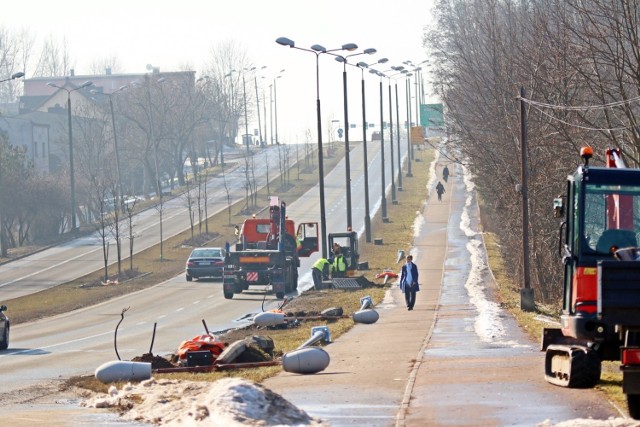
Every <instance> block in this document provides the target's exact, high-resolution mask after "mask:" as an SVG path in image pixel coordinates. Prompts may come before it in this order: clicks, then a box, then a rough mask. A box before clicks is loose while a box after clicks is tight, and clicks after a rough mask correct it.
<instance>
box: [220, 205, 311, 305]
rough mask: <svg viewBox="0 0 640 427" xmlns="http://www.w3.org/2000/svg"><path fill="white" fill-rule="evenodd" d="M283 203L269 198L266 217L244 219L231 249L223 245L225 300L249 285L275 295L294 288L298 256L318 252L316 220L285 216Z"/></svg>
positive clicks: (295, 287)
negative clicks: (302, 220) (296, 224)
mask: <svg viewBox="0 0 640 427" xmlns="http://www.w3.org/2000/svg"><path fill="white" fill-rule="evenodd" d="M286 215H287V214H286V204H285V203H284V202H280V201H279V199H278V197H277V196H273V197H271V202H270V206H269V218H249V219H246V220H245V221H244V223H243V225H242V228H240V230H239V232H238V241H237V243H236V244H235V250H233V251H232V250H230V247H229V244H227V251H226V252H227V253H226V257H225V267H224V273H223V282H222V287H223V292H224V297H225V298H227V299H231V298H233V295H234V294H239V293H242V291H244V290H247V289H249V287H250V286H263V287H266V286H270V287H271V290H272V291H273V292H275V294H276V297H277V298H284V295H285V293H288V292H292V291H294V290H295V289H297V287H298V267H300V257H308V256H310V255H311V254H312V253H314V252H317V251H318V223H317V222H308V223H302V224H299V226H298V228H297V230H296V228H295V223H294V222H293V220H291V219H288V218H287V216H286Z"/></svg>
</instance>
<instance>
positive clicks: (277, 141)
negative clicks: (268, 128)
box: [273, 69, 284, 145]
mask: <svg viewBox="0 0 640 427" xmlns="http://www.w3.org/2000/svg"><path fill="white" fill-rule="evenodd" d="M282 73H284V69H282V70H280V73H279V74H278V75H277V76H275V77H274V78H273V112H274V114H275V116H274V118H273V121H274V125H275V127H276V145H277V144H280V141H279V140H278V93H277V91H276V80H277V79H279V78H281V77H282Z"/></svg>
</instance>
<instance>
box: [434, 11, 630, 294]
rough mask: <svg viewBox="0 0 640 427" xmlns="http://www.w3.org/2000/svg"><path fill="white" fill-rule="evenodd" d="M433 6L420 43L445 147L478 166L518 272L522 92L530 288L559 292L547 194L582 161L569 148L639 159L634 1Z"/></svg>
mask: <svg viewBox="0 0 640 427" xmlns="http://www.w3.org/2000/svg"><path fill="white" fill-rule="evenodd" d="M434 10H435V11H436V15H437V23H436V25H435V28H433V29H432V30H431V31H428V32H426V33H425V38H424V42H425V47H428V48H429V49H430V50H431V52H432V58H431V60H432V62H431V65H432V68H431V71H432V75H433V77H434V82H433V83H434V85H435V88H436V91H437V93H438V95H439V96H440V97H441V98H442V100H443V101H444V103H445V106H446V117H447V130H448V132H449V135H450V147H456V148H457V149H459V150H460V153H461V156H460V159H459V161H461V162H464V163H465V164H466V165H467V166H468V167H469V169H470V170H471V172H472V173H473V174H474V175H476V176H477V179H476V184H477V185H478V188H479V191H480V193H481V194H482V197H483V199H484V201H485V202H486V205H487V208H488V209H490V210H491V212H492V217H493V218H495V225H498V224H499V225H500V226H499V228H497V229H496V232H497V233H498V234H499V235H500V238H501V242H502V245H503V247H502V248H503V254H504V257H505V259H506V260H507V265H509V266H510V268H509V270H510V271H511V272H512V273H513V275H514V276H515V277H516V278H517V279H518V280H519V281H520V283H522V277H521V271H522V259H521V254H522V238H521V236H522V229H521V196H520V194H519V193H518V192H517V191H516V184H518V183H520V180H521V178H520V171H521V168H520V138H519V132H520V114H519V103H520V99H519V98H518V94H519V89H520V88H521V87H523V88H524V89H525V91H526V96H525V98H526V101H527V104H526V105H527V128H528V159H529V160H530V163H529V169H528V173H529V180H530V181H529V185H530V192H529V198H530V201H529V202H530V205H529V211H530V224H529V227H530V230H529V232H530V233H529V235H530V236H531V242H530V250H531V260H530V264H531V268H532V272H531V280H532V287H533V288H534V290H535V291H536V298H537V299H539V300H540V301H542V302H556V303H557V302H560V301H562V291H561V289H562V287H561V286H560V283H561V276H562V268H561V265H560V264H559V262H558V256H557V247H558V223H557V221H556V220H554V219H553V215H552V211H551V202H552V200H553V198H554V197H556V196H557V195H558V194H561V193H562V192H563V191H564V186H565V184H564V181H565V179H566V175H567V174H568V173H570V172H572V171H573V170H574V169H575V167H576V166H577V165H578V164H579V163H580V159H579V155H578V152H579V148H580V147H581V146H584V145H590V146H592V147H594V152H595V154H596V155H595V157H596V158H595V159H594V162H595V163H596V164H597V163H598V162H600V164H602V160H603V157H604V150H605V148H606V147H610V146H614V147H619V148H621V149H622V152H623V156H624V157H625V160H626V162H627V164H628V165H631V166H638V164H639V159H640V156H639V154H640V128H638V123H637V120H638V117H639V116H638V114H639V113H640V107H639V105H638V101H639V100H638V95H639V94H640V42H639V40H640V26H639V18H640V2H639V1H638V0H589V1H584V0H517V1H516V0H440V1H438V2H437V4H436V7H435V8H434ZM594 162H592V163H594ZM550 266H555V267H554V268H550Z"/></svg>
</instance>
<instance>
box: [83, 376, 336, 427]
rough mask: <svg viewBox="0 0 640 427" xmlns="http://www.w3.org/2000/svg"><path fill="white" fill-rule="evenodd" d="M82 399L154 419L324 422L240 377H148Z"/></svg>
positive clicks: (293, 423) (291, 423) (137, 417)
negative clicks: (201, 379) (203, 379)
mask: <svg viewBox="0 0 640 427" xmlns="http://www.w3.org/2000/svg"><path fill="white" fill-rule="evenodd" d="M83 405H84V406H88V407H95V408H114V409H116V410H118V411H120V412H122V413H123V418H125V419H127V420H137V421H143V422H150V423H154V424H158V425H174V426H182V425H200V426H212V427H213V426H220V427H227V426H229V427H233V426H278V425H287V426H328V424H325V423H323V422H322V421H321V420H318V419H316V418H312V417H310V416H309V415H307V413H306V412H304V411H302V410H300V409H298V408H297V407H295V406H294V405H292V404H291V403H290V402H289V401H287V400H286V399H284V398H283V397H282V396H280V395H279V394H276V393H274V392H272V391H271V390H269V389H267V388H265V387H263V386H262V385H260V384H256V383H254V382H252V381H248V380H245V379H242V378H225V379H221V380H218V381H216V382H213V383H209V382H196V381H179V380H168V379H160V380H156V379H154V378H151V379H149V380H146V381H142V382H140V383H139V384H136V385H131V384H130V383H129V384H127V385H125V386H124V387H122V390H120V391H118V390H117V389H116V388H115V387H111V389H110V390H109V395H108V396H100V397H94V398H92V399H90V400H88V401H85V402H84V403H83Z"/></svg>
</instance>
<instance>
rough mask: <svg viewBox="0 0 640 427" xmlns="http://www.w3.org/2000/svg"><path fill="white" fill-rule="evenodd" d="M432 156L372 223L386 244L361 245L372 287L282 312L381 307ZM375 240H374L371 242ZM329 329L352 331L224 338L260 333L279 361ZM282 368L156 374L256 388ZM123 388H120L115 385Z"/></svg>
mask: <svg viewBox="0 0 640 427" xmlns="http://www.w3.org/2000/svg"><path fill="white" fill-rule="evenodd" d="M433 155H434V153H433V151H432V150H417V151H416V161H415V162H414V163H413V164H412V174H413V176H412V177H404V176H403V185H402V187H403V191H398V192H397V197H396V199H397V201H398V204H392V203H390V204H389V205H388V207H387V217H388V218H389V222H386V223H383V222H382V219H381V218H380V215H376V217H374V218H373V219H372V237H373V239H382V242H383V244H382V245H375V244H374V243H373V242H372V243H366V242H364V239H361V241H360V245H359V249H360V259H361V261H367V262H368V264H369V270H367V271H363V272H362V276H363V277H364V279H366V280H367V281H369V282H370V286H368V287H366V288H363V289H355V290H335V289H332V290H320V291H308V292H305V293H304V294H303V295H301V296H300V297H298V298H296V299H294V300H293V301H292V302H291V303H289V304H287V305H286V306H285V308H284V310H285V311H287V312H294V313H298V312H306V313H315V312H320V311H322V310H324V309H326V308H329V307H342V308H343V311H344V313H352V312H354V311H357V310H358V309H359V307H360V298H361V297H363V296H370V297H371V298H372V300H373V302H374V304H378V303H380V302H381V301H382V299H383V298H384V295H385V292H386V291H387V289H389V287H390V286H391V285H390V284H384V283H383V280H382V279H376V277H375V276H376V274H378V273H380V272H381V271H383V270H385V269H391V270H393V271H396V272H398V271H399V269H400V265H398V264H397V263H396V257H397V250H398V249H403V250H405V251H406V253H408V252H409V249H411V245H412V243H413V234H414V229H413V224H414V222H415V218H416V212H421V211H422V208H423V205H424V201H425V199H426V191H427V190H426V184H427V182H428V180H429V165H430V163H431V161H432V160H433ZM373 239H372V240H373ZM319 325H326V326H328V327H329V331H330V333H331V337H332V339H334V340H335V339H337V338H338V337H340V336H341V335H342V334H344V333H345V332H347V331H348V330H349V329H350V328H352V327H353V325H354V323H353V321H352V320H351V319H339V320H336V321H331V322H326V321H303V322H302V325H301V327H299V328H289V329H282V330H273V329H272V330H265V329H262V330H259V331H258V330H256V329H253V328H246V329H239V330H236V331H232V332H231V333H229V334H227V335H226V336H222V337H220V338H221V339H223V340H225V341H227V342H233V341H235V340H236V339H242V338H244V337H246V336H251V335H255V334H257V333H259V334H262V335H268V336H270V337H271V338H272V339H273V341H274V344H275V347H276V348H275V352H274V353H275V354H276V355H280V354H283V353H286V352H288V351H291V350H293V349H295V348H297V347H298V346H299V345H300V344H301V343H302V342H304V341H305V340H306V339H308V338H309V330H310V328H311V327H313V326H319ZM281 370H282V368H281V367H279V366H274V367H263V368H255V369H240V370H234V371H223V372H211V373H197V374H195V373H173V374H158V375H155V376H156V377H158V378H163V377H165V378H172V379H188V380H198V381H215V380H217V379H219V378H223V377H228V376H234V377H244V378H247V379H251V380H253V381H256V382H260V381H262V380H264V379H266V378H269V377H271V376H273V375H276V374H278V373H279V372H281ZM69 384H70V385H75V386H79V387H82V388H88V389H90V390H93V391H99V392H106V391H107V388H108V386H106V385H104V384H102V383H100V382H99V381H97V380H96V379H95V378H93V377H76V378H73V379H71V380H70V382H69ZM116 386H117V387H121V386H122V384H116Z"/></svg>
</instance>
